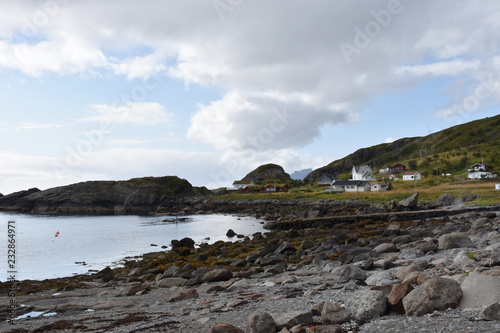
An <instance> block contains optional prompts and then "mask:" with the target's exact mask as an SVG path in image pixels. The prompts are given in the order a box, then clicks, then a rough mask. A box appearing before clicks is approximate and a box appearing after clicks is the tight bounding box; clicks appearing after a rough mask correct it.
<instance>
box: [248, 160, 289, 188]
mask: <svg viewBox="0 0 500 333" xmlns="http://www.w3.org/2000/svg"><path fill="white" fill-rule="evenodd" d="M271 179H272V180H276V179H279V180H281V181H285V182H286V181H290V180H292V178H290V175H289V174H288V173H286V172H285V170H284V169H283V167H281V166H279V165H277V164H265V165H261V166H259V167H258V168H257V169H255V170H253V171H252V172H250V173H249V174H247V175H246V176H245V177H243V179H242V180H245V181H254V182H255V183H257V182H263V181H266V180H271Z"/></svg>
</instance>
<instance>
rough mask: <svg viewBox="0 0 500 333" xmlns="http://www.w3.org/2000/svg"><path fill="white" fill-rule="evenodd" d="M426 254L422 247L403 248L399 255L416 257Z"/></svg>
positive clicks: (401, 256) (410, 257)
mask: <svg viewBox="0 0 500 333" xmlns="http://www.w3.org/2000/svg"><path fill="white" fill-rule="evenodd" d="M424 255H425V253H424V251H422V250H420V249H403V250H401V251H399V253H398V257H399V258H401V259H406V260H408V259H416V258H420V257H423V256H424Z"/></svg>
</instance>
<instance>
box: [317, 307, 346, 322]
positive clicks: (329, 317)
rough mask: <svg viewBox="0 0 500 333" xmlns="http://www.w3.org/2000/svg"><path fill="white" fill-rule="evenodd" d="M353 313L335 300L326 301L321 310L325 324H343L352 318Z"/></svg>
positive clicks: (322, 320)
mask: <svg viewBox="0 0 500 333" xmlns="http://www.w3.org/2000/svg"><path fill="white" fill-rule="evenodd" d="M350 318H351V314H350V313H349V312H348V311H347V310H346V309H344V308H343V307H342V306H340V305H339V304H337V303H335V302H325V303H324V304H323V310H322V311H321V323H322V324H323V325H330V324H343V323H346V322H348V321H349V320H350Z"/></svg>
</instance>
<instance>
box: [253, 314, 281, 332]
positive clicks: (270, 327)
mask: <svg viewBox="0 0 500 333" xmlns="http://www.w3.org/2000/svg"><path fill="white" fill-rule="evenodd" d="M275 332H276V323H275V322H274V319H273V317H272V316H271V315H270V314H269V313H267V312H261V313H258V314H254V315H252V316H250V317H249V318H248V323H247V331H246V333H275Z"/></svg>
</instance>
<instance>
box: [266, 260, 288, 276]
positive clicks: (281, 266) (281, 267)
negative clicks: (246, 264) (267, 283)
mask: <svg viewBox="0 0 500 333" xmlns="http://www.w3.org/2000/svg"><path fill="white" fill-rule="evenodd" d="M286 268H287V265H286V264H285V263H284V262H280V263H277V264H276V265H273V266H271V267H269V268H267V269H266V270H265V272H266V273H271V274H280V273H283V272H284V271H286Z"/></svg>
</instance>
